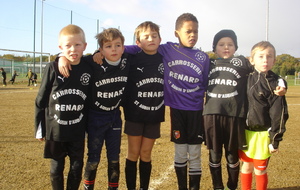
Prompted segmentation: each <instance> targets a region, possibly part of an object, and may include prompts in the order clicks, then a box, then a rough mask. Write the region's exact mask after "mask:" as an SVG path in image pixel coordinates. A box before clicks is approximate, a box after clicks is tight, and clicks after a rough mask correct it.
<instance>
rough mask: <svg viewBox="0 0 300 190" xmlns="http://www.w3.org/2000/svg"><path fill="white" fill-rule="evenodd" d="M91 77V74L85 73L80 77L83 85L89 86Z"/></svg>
mask: <svg viewBox="0 0 300 190" xmlns="http://www.w3.org/2000/svg"><path fill="white" fill-rule="evenodd" d="M90 78H91V75H90V74H89V73H83V74H82V75H81V77H80V81H81V84H82V85H84V86H86V85H89V82H90Z"/></svg>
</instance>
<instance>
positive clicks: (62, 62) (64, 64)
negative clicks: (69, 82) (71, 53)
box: [58, 56, 72, 78]
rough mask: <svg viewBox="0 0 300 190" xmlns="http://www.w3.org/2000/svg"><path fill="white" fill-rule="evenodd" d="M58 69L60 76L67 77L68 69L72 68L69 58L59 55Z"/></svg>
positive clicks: (68, 74)
mask: <svg viewBox="0 0 300 190" xmlns="http://www.w3.org/2000/svg"><path fill="white" fill-rule="evenodd" d="M58 70H59V72H60V74H62V76H64V77H66V78H68V77H69V76H70V72H69V70H72V66H71V64H70V63H69V60H68V59H67V58H65V57H64V56H62V57H59V59H58Z"/></svg>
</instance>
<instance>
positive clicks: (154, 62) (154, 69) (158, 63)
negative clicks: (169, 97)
mask: <svg viewBox="0 0 300 190" xmlns="http://www.w3.org/2000/svg"><path fill="white" fill-rule="evenodd" d="M135 37H136V43H137V45H138V46H139V47H140V48H141V49H142V51H140V52H138V53H137V54H136V55H134V57H133V60H132V62H131V64H130V72H129V78H128V83H127V86H126V93H125V100H124V103H123V108H124V114H125V120H126V122H125V130H124V132H125V133H126V134H127V139H128V153H127V158H126V166H125V175H126V184H127V189H129V190H135V189H136V173H137V161H138V159H139V174H140V189H143V190H146V189H148V188H149V181H150V175H151V168H152V165H151V152H152V148H153V145H154V142H155V139H157V138H159V137H160V123H161V122H163V121H164V112H165V106H164V96H163V95H164V93H163V88H164V87H163V84H164V79H163V63H162V56H161V55H160V54H159V53H157V49H158V46H159V44H160V42H161V37H160V33H159V26H158V25H156V24H155V23H153V22H150V21H146V22H143V23H141V24H140V25H139V26H138V27H137V28H136V30H135Z"/></svg>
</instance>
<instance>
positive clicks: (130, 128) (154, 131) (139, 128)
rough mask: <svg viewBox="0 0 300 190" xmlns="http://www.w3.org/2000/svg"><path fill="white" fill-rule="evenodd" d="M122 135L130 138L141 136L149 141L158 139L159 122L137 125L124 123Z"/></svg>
mask: <svg viewBox="0 0 300 190" xmlns="http://www.w3.org/2000/svg"><path fill="white" fill-rule="evenodd" d="M124 128H125V129H124V133H126V134H127V135H131V136H143V137H146V138H149V139H158V138H159V137H160V122H158V123H139V122H132V121H125V127H124Z"/></svg>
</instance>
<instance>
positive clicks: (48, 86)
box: [35, 63, 54, 138]
mask: <svg viewBox="0 0 300 190" xmlns="http://www.w3.org/2000/svg"><path fill="white" fill-rule="evenodd" d="M50 65H51V63H50V64H48V65H47V66H46V67H45V71H44V74H43V78H42V81H41V85H40V89H39V92H38V94H37V97H36V99H35V137H38V138H42V137H45V135H46V125H45V124H46V109H47V107H48V102H49V96H50V94H51V90H52V85H53V80H54V77H53V72H51V70H52V71H53V67H52V69H51V67H50ZM38 133H39V134H40V135H38ZM37 135H38V136H37Z"/></svg>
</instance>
